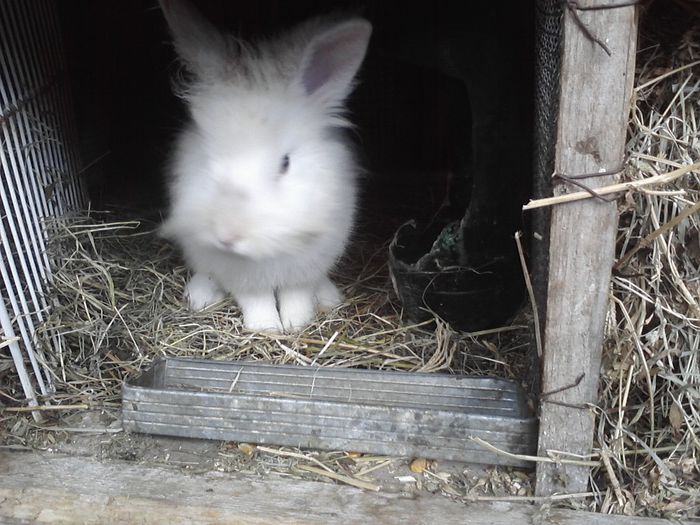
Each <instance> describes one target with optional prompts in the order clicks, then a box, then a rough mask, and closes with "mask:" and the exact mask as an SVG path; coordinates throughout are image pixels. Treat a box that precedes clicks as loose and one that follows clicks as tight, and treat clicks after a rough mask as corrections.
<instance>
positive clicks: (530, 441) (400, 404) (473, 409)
mask: <svg viewBox="0 0 700 525" xmlns="http://www.w3.org/2000/svg"><path fill="white" fill-rule="evenodd" d="M122 398H123V424H124V429H125V430H130V431H134V432H144V433H150V434H164V435H170V436H180V437H191V438H205V439H219V440H227V441H238V442H248V443H270V444H276V445H284V446H293V447H300V448H318V449H331V450H351V451H356V452H367V453H373V454H383V455H393V456H411V457H426V458H433V459H444V460H456V461H464V462H475V463H489V464H501V465H513V466H528V464H527V462H524V461H522V460H520V459H516V458H514V457H512V456H509V455H504V454H498V453H494V452H493V451H491V450H489V449H488V448H486V447H484V445H483V444H480V443H478V440H475V439H474V438H480V439H482V440H484V441H485V442H488V443H489V444H491V445H493V446H495V447H497V448H498V449H500V450H503V451H506V452H509V453H512V454H532V453H534V452H535V449H536V439H537V434H536V421H535V418H533V417H532V416H531V415H530V414H529V413H528V410H527V407H526V404H525V401H524V395H523V392H522V391H521V389H520V388H519V387H518V385H516V384H514V383H512V382H510V381H506V380H502V379H494V378H484V377H465V376H452V375H441V374H421V373H406V372H377V371H370V370H357V369H335V368H316V367H301V366H289V365H262V364H258V363H253V362H225V361H204V360H192V359H164V360H160V361H157V362H156V363H155V364H154V365H153V367H152V368H151V369H150V370H148V371H146V372H145V373H143V374H142V375H141V376H140V377H139V378H138V379H136V380H134V381H131V382H127V383H126V384H125V385H124V389H123V393H122Z"/></svg>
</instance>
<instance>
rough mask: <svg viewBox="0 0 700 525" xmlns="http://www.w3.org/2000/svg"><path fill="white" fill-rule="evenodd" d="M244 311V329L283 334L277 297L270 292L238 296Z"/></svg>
mask: <svg viewBox="0 0 700 525" xmlns="http://www.w3.org/2000/svg"><path fill="white" fill-rule="evenodd" d="M236 301H237V302H238V305H239V306H240V307H241V310H242V311H243V327H244V328H245V329H246V330H249V331H251V332H275V333H280V332H282V323H280V316H279V314H278V313H277V304H276V301H275V295H274V293H273V292H272V290H270V291H269V292H261V293H252V294H251V293H248V294H236Z"/></svg>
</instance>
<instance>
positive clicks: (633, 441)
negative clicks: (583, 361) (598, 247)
mask: <svg viewBox="0 0 700 525" xmlns="http://www.w3.org/2000/svg"><path fill="white" fill-rule="evenodd" d="M699 60H700V27H696V28H695V29H694V30H691V31H689V32H688V33H687V34H686V35H685V36H684V38H683V39H682V44H681V46H680V47H679V48H678V49H677V50H676V51H675V52H674V53H673V54H672V56H665V55H664V54H663V53H661V52H660V51H659V48H658V47H654V48H650V49H646V50H642V51H641V52H640V54H639V56H638V68H637V81H636V85H637V86H638V87H637V88H636V89H635V100H634V106H633V113H632V118H631V123H630V130H629V137H630V139H629V142H628V145H627V153H628V157H629V161H628V165H627V169H626V170H625V173H624V178H625V180H626V181H634V180H640V179H644V178H648V177H651V176H654V175H658V174H660V173H666V172H669V171H671V170H673V169H675V168H678V167H680V166H681V165H687V164H692V163H695V162H698V161H699V160H700V62H698V61H699ZM619 208H620V224H619V231H618V237H617V263H616V265H615V267H614V268H613V278H612V285H611V295H610V307H609V313H608V319H607V329H606V330H607V334H606V343H605V347H604V355H603V373H602V376H601V386H600V399H599V403H598V407H597V408H596V413H597V417H598V427H597V428H598V430H597V435H596V444H595V446H596V447H597V449H598V457H599V458H601V460H602V463H603V464H602V465H601V467H600V468H599V469H598V472H594V478H593V479H594V485H597V487H598V489H599V490H600V491H601V494H600V497H599V498H596V505H595V507H596V508H597V510H600V511H602V512H606V513H608V512H614V513H625V514H636V515H642V514H646V515H656V516H659V515H660V516H668V517H671V516H697V515H698V514H699V512H700V509H699V508H698V505H699V503H700V499H699V496H700V466H699V465H698V455H699V453H700V440H699V439H698V433H699V432H700V303H699V301H700V213H698V212H699V211H700V176H699V175H698V173H697V172H691V173H690V174H687V175H685V176H684V177H683V178H680V179H678V180H676V181H674V182H673V183H670V184H666V185H664V186H663V187H654V188H653V189H644V190H640V191H638V192H634V193H628V194H627V195H625V196H624V197H623V198H621V199H620V200H619Z"/></svg>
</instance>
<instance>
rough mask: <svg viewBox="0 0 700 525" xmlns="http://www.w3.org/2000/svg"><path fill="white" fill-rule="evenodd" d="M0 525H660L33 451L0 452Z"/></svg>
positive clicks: (631, 520) (519, 506) (539, 509)
mask: <svg viewBox="0 0 700 525" xmlns="http://www.w3.org/2000/svg"><path fill="white" fill-rule="evenodd" d="M0 472H2V474H3V475H2V476H1V477H0V523H10V524H20V523H22V524H25V523H46V524H58V523H82V524H104V523H109V524H119V523H143V524H161V523H162V524H168V525H169V524H176V523H187V524H192V525H198V524H219V523H236V524H241V525H247V524H251V525H252V524H255V525H260V524H263V523H285V524H295V523H304V524H310V525H314V524H319V525H320V524H329V525H331V524H334V523H342V524H353V523H358V524H360V523H361V524H369V523H381V524H382V525H392V524H397V525H398V524H403V523H439V524H440V525H451V524H462V525H476V524H490V525H512V524H514V523H523V524H526V523H537V524H539V525H547V524H552V525H555V524H556V525H584V524H585V525H632V524H637V525H662V524H667V523H668V522H667V521H664V520H654V519H642V518H633V517H625V516H608V515H600V514H590V513H586V512H578V511H570V510H563V509H559V510H556V509H548V508H540V507H539V506H534V505H524V504H516V503H506V502H494V503H474V504H469V505H465V504H462V503H458V502H455V501H452V500H450V499H448V498H446V497H444V496H439V495H434V496H431V495H427V494H420V495H416V494H410V495H406V494H400V493H381V492H380V493H374V492H363V491H361V490H358V489H354V488H351V487H346V486H338V485H333V484H330V483H315V482H310V481H299V480H294V479H279V478H277V479H265V480H261V479H260V478H256V477H243V476H240V475H233V474H224V473H219V472H208V473H202V474H191V473H187V472H185V471H183V470H179V469H170V468H165V467H147V466H144V465H138V464H134V463H127V462H99V461H97V460H95V459H92V458H85V457H70V456H62V455H54V454H41V453H8V452H3V453H0Z"/></svg>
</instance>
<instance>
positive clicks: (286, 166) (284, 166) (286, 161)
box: [280, 155, 289, 175]
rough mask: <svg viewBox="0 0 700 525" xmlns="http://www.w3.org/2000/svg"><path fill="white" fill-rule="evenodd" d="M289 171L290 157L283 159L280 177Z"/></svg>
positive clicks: (286, 156)
mask: <svg viewBox="0 0 700 525" xmlns="http://www.w3.org/2000/svg"><path fill="white" fill-rule="evenodd" d="M287 171H289V155H285V156H284V157H282V163H281V164H280V175H284V174H285V173H287Z"/></svg>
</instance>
